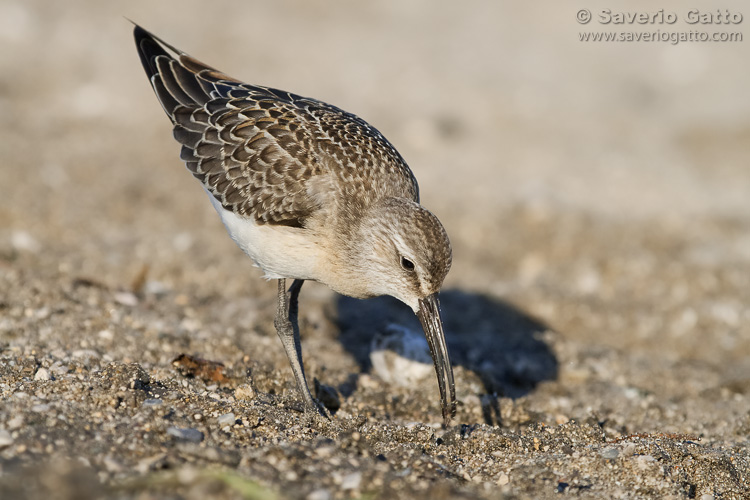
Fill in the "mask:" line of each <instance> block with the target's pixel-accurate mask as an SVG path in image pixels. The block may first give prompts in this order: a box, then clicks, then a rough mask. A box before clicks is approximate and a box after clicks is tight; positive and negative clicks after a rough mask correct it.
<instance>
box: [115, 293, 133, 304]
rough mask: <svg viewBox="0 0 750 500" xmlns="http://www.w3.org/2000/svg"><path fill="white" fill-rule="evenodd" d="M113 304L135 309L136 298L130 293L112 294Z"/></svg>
mask: <svg viewBox="0 0 750 500" xmlns="http://www.w3.org/2000/svg"><path fill="white" fill-rule="evenodd" d="M114 299H115V302H117V303H118V304H122V305H123V306H130V307H135V306H137V305H138V297H136V296H135V295H133V294H132V293H130V292H117V293H115V294H114Z"/></svg>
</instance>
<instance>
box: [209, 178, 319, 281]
mask: <svg viewBox="0 0 750 500" xmlns="http://www.w3.org/2000/svg"><path fill="white" fill-rule="evenodd" d="M207 194H208V196H209V198H210V199H211V203H212V204H213V206H214V208H215V209H216V211H217V212H218V213H219V216H220V217H221V221H222V222H223V223H224V226H225V227H226V228H227V231H228V232H229V235H230V236H231V237H232V239H233V240H234V242H235V243H237V245H238V246H239V247H240V248H241V249H242V251H243V252H245V253H246V254H247V255H248V256H249V257H250V258H251V259H253V262H255V265H256V266H258V267H260V268H261V269H262V270H263V272H264V273H265V277H266V278H267V279H279V278H294V279H303V280H318V279H319V273H318V270H319V269H320V264H321V256H322V254H323V250H322V248H321V247H320V245H319V244H318V243H317V241H316V238H314V237H312V236H311V235H310V233H309V232H307V231H305V230H304V229H300V228H293V227H287V226H278V225H270V224H257V223H256V222H255V220H253V219H251V218H245V217H240V216H239V215H236V214H235V213H233V212H230V211H228V210H226V209H224V207H222V206H221V203H220V202H219V201H218V200H216V198H214V197H213V196H212V195H211V194H210V193H208V192H207Z"/></svg>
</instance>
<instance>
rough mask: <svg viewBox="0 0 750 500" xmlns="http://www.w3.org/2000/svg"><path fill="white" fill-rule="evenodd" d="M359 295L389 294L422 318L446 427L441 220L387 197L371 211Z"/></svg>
mask: <svg viewBox="0 0 750 500" xmlns="http://www.w3.org/2000/svg"><path fill="white" fill-rule="evenodd" d="M359 231H360V234H359V235H358V237H357V238H356V241H357V246H358V248H357V249H356V250H355V251H353V252H352V255H353V256H354V262H352V264H353V265H354V266H355V267H356V268H358V272H359V275H360V280H361V285H362V286H363V287H364V288H365V292H364V293H362V294H361V296H379V295H390V296H392V297H395V298H397V299H398V300H400V301H401V302H403V303H405V304H406V305H408V306H409V307H411V309H412V310H413V311H414V313H415V314H416V315H417V316H418V317H419V320H420V322H421V323H422V328H423V329H424V332H425V336H426V337H427V342H428V344H429V346H430V353H431V354H432V359H433V362H434V363H435V371H436V373H437V377H438V385H439V387H440V395H441V399H442V406H443V418H444V419H445V422H446V424H447V423H448V422H449V420H450V418H451V417H452V416H453V415H455V412H456V400H455V388H454V383H453V369H452V367H451V364H450V359H449V357H448V350H447V347H446V344H445V334H444V332H443V324H442V320H441V317H440V303H439V301H438V293H439V292H440V288H441V287H442V285H443V280H444V279H445V276H446V275H447V274H448V271H449V270H450V267H451V261H452V251H451V244H450V241H449V240H448V234H447V233H446V232H445V229H444V228H443V225H442V224H441V223H440V221H439V220H438V218H437V217H435V215H433V214H432V213H431V212H430V211H428V210H426V209H425V208H423V207H422V206H421V205H419V204H418V203H416V202H414V201H411V200H407V199H404V198H388V199H385V200H383V201H381V202H380V203H378V204H376V205H375V206H374V207H372V208H371V209H370V210H369V211H368V214H367V215H366V216H365V217H362V219H361V224H360V226H359Z"/></svg>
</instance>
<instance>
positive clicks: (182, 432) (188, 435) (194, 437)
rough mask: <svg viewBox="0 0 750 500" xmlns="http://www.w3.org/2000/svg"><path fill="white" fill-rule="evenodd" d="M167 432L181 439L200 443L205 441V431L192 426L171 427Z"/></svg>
mask: <svg viewBox="0 0 750 500" xmlns="http://www.w3.org/2000/svg"><path fill="white" fill-rule="evenodd" d="M167 434H169V435H170V436H173V437H175V438H177V439H179V440H181V441H188V442H191V443H200V442H201V441H203V433H202V432H201V431H199V430H198V429H194V428H192V427H188V428H184V429H183V428H180V427H169V428H168V429H167Z"/></svg>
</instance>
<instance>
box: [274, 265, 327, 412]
mask: <svg viewBox="0 0 750 500" xmlns="http://www.w3.org/2000/svg"><path fill="white" fill-rule="evenodd" d="M302 283H303V280H294V283H292V286H291V287H289V295H288V296H287V291H286V280H285V279H284V278H282V279H280V280H279V304H278V309H277V310H276V318H275V319H274V321H273V324H274V326H275V327H276V333H278V335H279V338H280V339H281V344H282V345H283V346H284V351H286V355H287V357H288V358H289V364H290V365H292V372H294V378H295V379H296V380H297V388H298V389H299V392H300V394H301V395H302V400H303V402H304V404H305V411H306V412H313V413H320V409H319V408H318V405H317V404H316V403H315V400H314V399H313V397H312V394H310V389H309V388H308V387H307V380H306V379H305V369H304V367H303V366H302V349H301V347H300V339H299V325H298V324H297V311H298V310H299V307H298V304H297V297H298V296H299V291H300V289H301V288H302Z"/></svg>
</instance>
